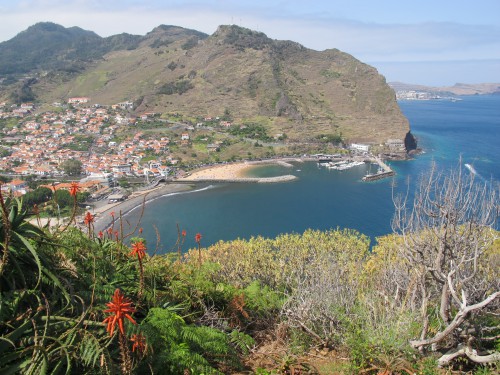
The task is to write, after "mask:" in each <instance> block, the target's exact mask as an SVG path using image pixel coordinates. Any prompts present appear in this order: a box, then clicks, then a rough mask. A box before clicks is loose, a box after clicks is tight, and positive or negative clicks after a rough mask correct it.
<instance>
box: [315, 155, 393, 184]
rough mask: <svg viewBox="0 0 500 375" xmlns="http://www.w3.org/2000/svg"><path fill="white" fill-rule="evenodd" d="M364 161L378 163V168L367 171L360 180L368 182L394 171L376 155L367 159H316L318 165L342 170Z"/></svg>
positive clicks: (390, 174)
mask: <svg viewBox="0 0 500 375" xmlns="http://www.w3.org/2000/svg"><path fill="white" fill-rule="evenodd" d="M365 163H373V164H377V165H378V170H377V172H376V173H368V174H366V175H365V176H363V178H362V181H365V182H370V181H376V180H380V179H383V178H387V177H392V176H394V175H395V172H394V171H393V170H392V169H391V167H389V166H388V165H387V164H386V163H385V162H384V161H383V160H382V159H380V158H379V157H376V156H372V157H370V158H369V159H365V160H359V159H356V158H354V159H342V160H338V159H336V158H322V159H319V160H318V165H319V166H322V167H325V168H328V169H333V170H337V171H344V170H346V169H350V168H354V167H356V166H359V165H363V164H365Z"/></svg>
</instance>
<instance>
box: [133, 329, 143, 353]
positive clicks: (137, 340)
mask: <svg viewBox="0 0 500 375" xmlns="http://www.w3.org/2000/svg"><path fill="white" fill-rule="evenodd" d="M130 341H132V342H133V344H132V352H135V350H136V349H137V353H139V354H142V353H144V352H145V351H146V338H145V337H144V335H143V334H142V333H139V334H136V333H134V334H133V335H132V336H130Z"/></svg>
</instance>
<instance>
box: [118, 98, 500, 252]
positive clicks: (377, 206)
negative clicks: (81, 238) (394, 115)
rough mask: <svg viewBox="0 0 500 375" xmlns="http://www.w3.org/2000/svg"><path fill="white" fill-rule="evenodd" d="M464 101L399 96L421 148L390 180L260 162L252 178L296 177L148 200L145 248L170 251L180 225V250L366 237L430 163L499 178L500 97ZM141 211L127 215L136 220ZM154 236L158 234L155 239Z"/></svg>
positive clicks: (385, 225) (382, 229)
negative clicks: (292, 238) (304, 236)
mask: <svg viewBox="0 0 500 375" xmlns="http://www.w3.org/2000/svg"><path fill="white" fill-rule="evenodd" d="M461 99H462V100H458V101H449V100H429V101H401V102H399V105H400V107H401V110H402V112H403V113H404V114H405V116H406V117H407V118H408V120H409V121H410V126H411V129H412V133H413V134H414V135H415V136H416V137H417V139H418V144H419V147H420V148H422V149H423V150H424V153H423V154H422V155H419V156H417V157H416V158H415V159H414V160H410V161H398V162H391V163H390V164H391V166H392V167H393V169H394V170H395V171H396V173H397V175H396V177H395V179H394V180H393V179H385V180H380V181H376V182H370V183H365V182H362V181H361V178H362V177H363V176H364V175H365V174H366V173H367V172H369V171H371V172H375V171H376V166H371V165H368V164H366V165H363V166H359V167H355V168H352V169H349V170H345V171H336V170H329V169H326V168H320V167H318V166H317V164H316V163H314V162H304V163H293V167H292V168H287V167H283V166H278V165H275V166H265V167H259V168H258V169H255V170H254V171H253V173H254V175H256V176H276V175H281V174H294V175H296V176H297V177H299V178H298V179H297V180H295V181H292V182H286V183H278V184H235V183H226V184H206V185H200V186H199V187H198V188H197V189H195V190H194V191H191V192H188V193H181V194H175V195H170V196H164V197H161V198H158V199H156V200H154V201H153V202H150V203H148V204H147V205H146V210H145V213H144V216H143V218H142V221H141V226H142V227H143V229H144V232H143V236H144V237H145V239H146V241H147V243H148V248H149V249H150V251H152V250H153V249H154V248H155V246H156V245H155V244H157V243H159V247H158V249H157V251H158V252H159V253H163V252H168V251H171V250H173V246H174V244H175V242H176V239H177V225H179V227H180V229H181V230H183V229H185V230H186V231H187V237H186V242H185V244H184V249H186V248H193V247H196V243H195V241H194V236H195V234H196V233H200V234H201V235H202V240H201V245H202V246H209V245H211V244H214V243H216V242H217V241H219V240H234V239H236V238H244V239H248V238H250V237H252V236H263V237H275V236H277V235H278V234H280V233H292V232H293V233H302V232H304V231H305V230H306V229H308V228H313V229H320V230H327V229H331V228H350V229H354V230H357V231H359V232H360V233H363V234H365V235H367V236H368V237H370V239H371V240H372V244H374V243H375V241H376V237H377V236H382V235H385V234H388V233H391V218H392V215H393V214H394V205H393V202H392V194H393V186H394V192H396V193H401V192H404V191H406V187H407V184H408V183H409V186H410V190H411V191H412V190H413V188H414V186H415V184H416V183H417V182H418V179H419V177H420V176H422V175H423V174H425V173H426V172H427V171H428V170H429V168H430V166H431V163H432V162H433V161H434V162H435V163H436V164H437V167H438V168H439V169H443V170H447V169H449V168H454V167H456V166H457V165H458V163H459V160H460V158H461V159H462V164H465V163H468V164H471V165H473V167H474V169H475V170H476V171H477V175H478V176H479V178H480V179H485V180H488V181H489V180H491V181H492V182H493V183H498V182H499V181H500V162H499V160H500V147H499V145H498V143H499V142H500V96H466V97H461ZM138 211H139V210H135V211H132V212H131V213H129V214H128V215H127V216H126V218H127V219H128V220H130V221H134V220H137V216H138ZM158 237H159V238H158Z"/></svg>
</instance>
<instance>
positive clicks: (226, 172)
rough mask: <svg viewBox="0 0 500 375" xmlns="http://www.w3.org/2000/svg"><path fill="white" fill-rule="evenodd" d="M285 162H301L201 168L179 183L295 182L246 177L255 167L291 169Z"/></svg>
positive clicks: (237, 164)
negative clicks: (274, 165)
mask: <svg viewBox="0 0 500 375" xmlns="http://www.w3.org/2000/svg"><path fill="white" fill-rule="evenodd" d="M287 161H302V160H300V159H286V160H285V159H280V160H263V161H246V162H241V163H231V164H222V165H216V166H210V167H207V168H202V169H199V170H196V171H194V172H192V173H191V174H190V175H188V176H186V177H183V178H180V179H179V181H193V182H202V181H211V182H217V181H221V182H256V183H269V182H284V181H291V180H295V179H296V178H297V177H296V176H293V175H283V176H277V177H248V176H247V174H248V172H249V171H250V170H251V169H252V168H255V167H257V166H262V165H266V164H280V165H282V166H285V167H293V165H292V164H290V163H288V162H287Z"/></svg>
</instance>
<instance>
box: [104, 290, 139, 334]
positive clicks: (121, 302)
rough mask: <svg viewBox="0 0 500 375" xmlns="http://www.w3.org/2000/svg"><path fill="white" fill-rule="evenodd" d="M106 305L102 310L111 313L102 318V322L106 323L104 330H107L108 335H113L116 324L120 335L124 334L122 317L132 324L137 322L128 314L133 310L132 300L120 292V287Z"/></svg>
mask: <svg viewBox="0 0 500 375" xmlns="http://www.w3.org/2000/svg"><path fill="white" fill-rule="evenodd" d="M106 306H108V309H106V310H104V312H105V313H110V314H111V315H110V316H108V317H107V318H106V319H104V321H103V323H107V326H106V331H108V333H109V335H110V336H113V333H114V331H115V326H116V325H117V324H118V328H119V330H120V333H121V334H122V335H124V334H125V331H124V329H123V318H127V319H128V320H129V321H130V322H132V323H133V324H137V323H136V321H135V320H134V319H133V318H132V317H131V316H130V314H132V313H134V312H135V309H134V308H133V307H132V302H131V301H130V300H129V299H128V298H126V297H125V296H124V295H123V294H122V292H121V291H120V289H116V290H115V293H114V294H113V298H112V300H111V302H108V303H106Z"/></svg>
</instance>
